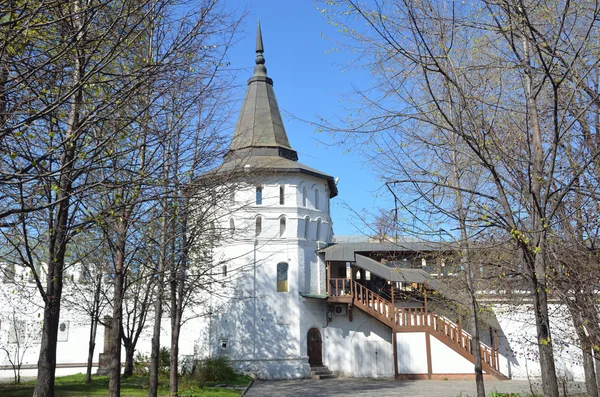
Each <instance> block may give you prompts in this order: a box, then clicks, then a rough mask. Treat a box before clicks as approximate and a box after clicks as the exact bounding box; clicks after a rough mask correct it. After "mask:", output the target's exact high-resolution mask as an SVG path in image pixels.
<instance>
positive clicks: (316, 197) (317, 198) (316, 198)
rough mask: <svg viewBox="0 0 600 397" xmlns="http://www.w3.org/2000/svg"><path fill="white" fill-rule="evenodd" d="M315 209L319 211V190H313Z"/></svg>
mask: <svg viewBox="0 0 600 397" xmlns="http://www.w3.org/2000/svg"><path fill="white" fill-rule="evenodd" d="M315 209H316V210H318V209H319V189H315Z"/></svg>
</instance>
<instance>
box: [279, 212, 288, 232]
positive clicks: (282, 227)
mask: <svg viewBox="0 0 600 397" xmlns="http://www.w3.org/2000/svg"><path fill="white" fill-rule="evenodd" d="M286 226H287V225H286V219H285V216H282V217H281V218H279V237H285V229H286Z"/></svg>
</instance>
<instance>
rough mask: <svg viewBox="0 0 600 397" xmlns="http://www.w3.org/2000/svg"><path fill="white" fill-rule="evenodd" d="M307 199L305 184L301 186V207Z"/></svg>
mask: <svg viewBox="0 0 600 397" xmlns="http://www.w3.org/2000/svg"><path fill="white" fill-rule="evenodd" d="M307 201H308V190H307V189H306V186H304V187H303V188H302V206H303V207H306V205H307Z"/></svg>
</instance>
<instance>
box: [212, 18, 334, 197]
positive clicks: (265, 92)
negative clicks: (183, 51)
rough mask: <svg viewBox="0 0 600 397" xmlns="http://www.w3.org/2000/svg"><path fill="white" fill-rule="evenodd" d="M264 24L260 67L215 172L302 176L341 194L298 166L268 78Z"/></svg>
mask: <svg viewBox="0 0 600 397" xmlns="http://www.w3.org/2000/svg"><path fill="white" fill-rule="evenodd" d="M263 52H264V46H263V40H262V32H261V29H260V21H259V22H258V28H257V30H256V59H255V62H256V66H254V74H253V75H252V77H250V79H248V89H247V90H246V96H245V97H244V103H243V105H242V110H241V111H240V115H239V117H238V120H237V124H236V126H235V130H234V132H233V138H232V140H231V144H230V145H229V150H228V151H227V153H226V154H225V156H224V159H223V160H224V161H223V164H221V166H220V167H218V168H217V169H216V170H214V171H213V172H232V171H234V170H238V171H239V170H243V172H244V173H245V174H247V173H250V172H251V173H255V174H262V173H269V174H272V173H276V174H279V173H281V174H287V173H301V174H305V175H311V176H314V177H317V178H322V179H324V180H325V181H326V182H327V186H328V187H329V192H330V197H335V196H337V194H338V191H337V186H336V184H335V180H334V179H333V177H332V176H331V175H327V174H324V173H322V172H320V171H318V170H315V169H314V168H310V167H307V166H306V165H304V164H301V163H299V162H298V153H296V151H295V150H294V149H292V147H291V145H290V141H289V140H288V137H287V133H286V132H285V127H284V125H283V120H282V118H281V113H280V112H279V106H278V105H277V99H275V92H274V91H273V80H271V79H270V78H269V77H268V76H267V68H266V67H265V58H264V57H263Z"/></svg>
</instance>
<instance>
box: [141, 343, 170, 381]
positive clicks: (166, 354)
mask: <svg viewBox="0 0 600 397" xmlns="http://www.w3.org/2000/svg"><path fill="white" fill-rule="evenodd" d="M170 367H171V350H170V349H169V348H168V347H161V348H160V350H159V351H158V373H159V374H168V373H169V369H170ZM133 372H134V373H135V374H137V375H149V374H150V356H149V355H148V354H142V353H138V354H136V356H135V359H134V360H133Z"/></svg>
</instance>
